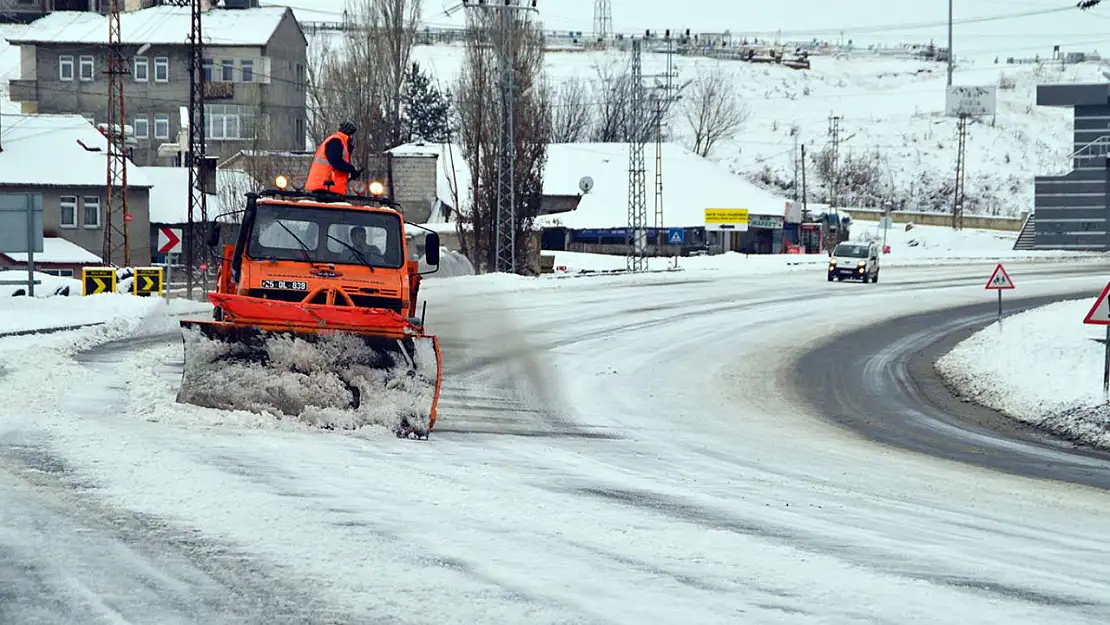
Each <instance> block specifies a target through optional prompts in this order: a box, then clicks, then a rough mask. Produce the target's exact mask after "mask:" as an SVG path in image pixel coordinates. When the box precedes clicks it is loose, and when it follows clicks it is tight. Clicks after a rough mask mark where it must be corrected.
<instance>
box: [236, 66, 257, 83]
mask: <svg viewBox="0 0 1110 625" xmlns="http://www.w3.org/2000/svg"><path fill="white" fill-rule="evenodd" d="M239 79H240V80H242V81H243V82H252V81H253V80H254V61H239Z"/></svg>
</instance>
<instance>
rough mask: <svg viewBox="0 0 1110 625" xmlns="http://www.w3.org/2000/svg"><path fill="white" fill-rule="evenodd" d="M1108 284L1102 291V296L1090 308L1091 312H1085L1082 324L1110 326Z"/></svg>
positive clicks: (1109, 287) (1109, 285) (1109, 288)
mask: <svg viewBox="0 0 1110 625" xmlns="http://www.w3.org/2000/svg"><path fill="white" fill-rule="evenodd" d="M1107 295H1110V284H1107V285H1106V288H1104V289H1102V294H1101V295H1099V296H1098V299H1097V300H1095V305H1094V306H1091V310H1090V311H1088V312H1087V316H1086V317H1084V318H1083V323H1089V324H1091V325H1096V326H1110V298H1108V297H1107Z"/></svg>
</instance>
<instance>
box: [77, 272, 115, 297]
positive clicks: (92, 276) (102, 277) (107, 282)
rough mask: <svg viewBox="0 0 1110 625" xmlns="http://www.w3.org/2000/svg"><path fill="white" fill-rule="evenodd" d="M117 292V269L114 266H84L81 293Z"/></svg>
mask: <svg viewBox="0 0 1110 625" xmlns="http://www.w3.org/2000/svg"><path fill="white" fill-rule="evenodd" d="M115 292H116V270H115V269H113V268H112V267H82V268H81V295H99V294H101V293H115Z"/></svg>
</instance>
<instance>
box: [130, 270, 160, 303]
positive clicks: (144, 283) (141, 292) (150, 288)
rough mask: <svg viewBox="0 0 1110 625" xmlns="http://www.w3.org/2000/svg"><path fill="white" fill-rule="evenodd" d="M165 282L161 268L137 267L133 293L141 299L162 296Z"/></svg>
mask: <svg viewBox="0 0 1110 625" xmlns="http://www.w3.org/2000/svg"><path fill="white" fill-rule="evenodd" d="M163 282H164V280H163V273H162V268H161V267H136V268H135V281H134V283H133V286H132V289H131V292H132V293H134V294H135V295H138V296H140V297H147V296H149V295H158V296H161V295H162V284H163Z"/></svg>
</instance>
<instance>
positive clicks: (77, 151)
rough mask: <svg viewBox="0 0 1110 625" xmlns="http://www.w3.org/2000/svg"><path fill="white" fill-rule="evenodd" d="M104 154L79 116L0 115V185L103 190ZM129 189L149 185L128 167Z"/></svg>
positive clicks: (99, 138) (102, 141) (95, 133)
mask: <svg viewBox="0 0 1110 625" xmlns="http://www.w3.org/2000/svg"><path fill="white" fill-rule="evenodd" d="M82 144H83V145H82ZM107 149H108V140H107V139H106V138H105V137H104V135H102V134H100V131H99V130H97V129H96V128H95V127H93V125H92V124H91V123H89V121H88V120H87V119H85V118H84V117H81V116H80V115H9V114H3V115H0V185H30V186H50V187H95V186H101V187H103V186H104V185H105V176H106V175H107V168H108V163H107V160H106V159H107ZM127 185H128V186H129V187H148V186H150V185H149V184H148V183H147V182H146V179H145V178H144V177H143V175H142V172H141V171H140V170H139V168H137V167H135V166H133V165H130V164H129V166H128V169H127Z"/></svg>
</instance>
